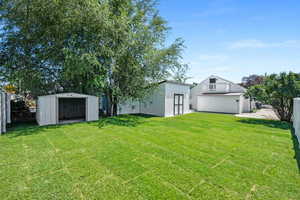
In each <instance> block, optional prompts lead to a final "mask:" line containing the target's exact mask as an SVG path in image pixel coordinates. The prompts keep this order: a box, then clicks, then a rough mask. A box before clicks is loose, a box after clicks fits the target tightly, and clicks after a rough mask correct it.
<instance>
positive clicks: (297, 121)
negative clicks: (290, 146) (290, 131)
mask: <svg viewBox="0 0 300 200" xmlns="http://www.w3.org/2000/svg"><path fill="white" fill-rule="evenodd" d="M293 124H294V128H295V134H296V136H297V138H298V141H299V143H300V98H295V99H294V119H293Z"/></svg>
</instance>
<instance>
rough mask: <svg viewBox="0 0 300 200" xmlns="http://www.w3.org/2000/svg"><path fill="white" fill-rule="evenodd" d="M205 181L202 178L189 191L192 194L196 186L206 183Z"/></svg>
mask: <svg viewBox="0 0 300 200" xmlns="http://www.w3.org/2000/svg"><path fill="white" fill-rule="evenodd" d="M204 183H205V180H201V181H200V182H199V183H198V184H196V185H194V186H193V187H192V188H191V189H190V190H189V191H188V194H191V193H192V192H193V191H194V190H195V188H197V187H199V186H200V185H202V184H204Z"/></svg>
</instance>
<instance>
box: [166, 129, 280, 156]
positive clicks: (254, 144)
mask: <svg viewBox="0 0 300 200" xmlns="http://www.w3.org/2000/svg"><path fill="white" fill-rule="evenodd" d="M241 128H242V127H241ZM170 129H175V128H174V127H170ZM175 130H177V129H175ZM200 130H201V129H200ZM180 131H181V132H184V133H185V134H189V135H191V136H195V135H196V134H195V132H190V131H187V130H180ZM194 131H198V129H197V128H196V129H195V130H194ZM239 132H241V130H239ZM220 134H222V133H220V132H219V133H218V137H214V138H213V139H214V140H217V141H220V143H221V144H227V143H224V141H227V140H228V136H234V134H231V133H230V134H228V135H226V134H222V135H220ZM197 135H199V134H197ZM235 135H236V134H235ZM259 135H260V136H261V134H259ZM226 136H227V137H226ZM204 137H205V138H207V139H210V138H211V137H208V136H207V134H202V135H201V138H204ZM194 138H195V137H194ZM196 138H197V139H198V137H196ZM250 138H252V137H250ZM245 140H246V139H245V138H241V139H236V137H232V138H231V142H232V141H234V143H236V144H238V143H240V142H241V141H245ZM251 141H252V140H249V139H247V142H246V144H247V145H251V146H255V147H256V148H257V143H251V144H250V143H249V142H251ZM225 146H227V145H225ZM273 147H276V148H277V150H278V152H282V147H277V146H274V145H273ZM223 148H224V147H223ZM263 149H264V148H263Z"/></svg>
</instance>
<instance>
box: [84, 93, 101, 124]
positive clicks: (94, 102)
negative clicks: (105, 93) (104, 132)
mask: <svg viewBox="0 0 300 200" xmlns="http://www.w3.org/2000/svg"><path fill="white" fill-rule="evenodd" d="M87 107H88V108H87V121H96V120H98V119H99V98H98V97H94V96H89V97H88V98H87Z"/></svg>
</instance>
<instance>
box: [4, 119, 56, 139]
mask: <svg viewBox="0 0 300 200" xmlns="http://www.w3.org/2000/svg"><path fill="white" fill-rule="evenodd" d="M56 128H58V126H56V125H52V126H38V125H37V124H36V123H34V122H32V123H15V124H12V126H11V127H10V128H8V131H7V132H6V133H5V134H4V135H5V136H7V137H8V138H15V137H19V136H27V135H36V134H41V133H43V132H44V131H45V130H49V129H56Z"/></svg>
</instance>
